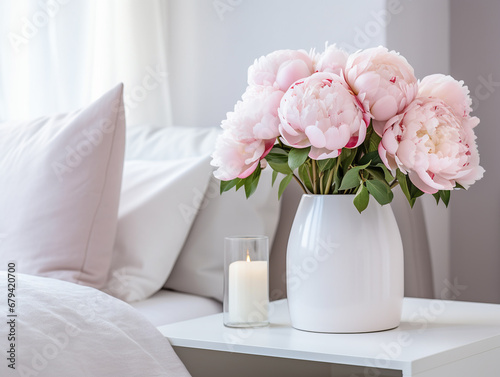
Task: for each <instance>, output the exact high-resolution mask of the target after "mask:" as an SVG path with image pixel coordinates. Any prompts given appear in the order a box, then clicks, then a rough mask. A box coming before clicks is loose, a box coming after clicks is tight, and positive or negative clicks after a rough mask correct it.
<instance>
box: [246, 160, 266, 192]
mask: <svg viewBox="0 0 500 377" xmlns="http://www.w3.org/2000/svg"><path fill="white" fill-rule="evenodd" d="M261 170H262V169H261V167H260V164H258V165H257V168H256V169H255V171H254V172H253V173H252V174H251V175H250V176H248V177H246V178H245V195H246V197H247V199H248V198H249V197H250V196H252V194H253V193H254V192H255V190H257V185H258V184H259V179H260V172H261Z"/></svg>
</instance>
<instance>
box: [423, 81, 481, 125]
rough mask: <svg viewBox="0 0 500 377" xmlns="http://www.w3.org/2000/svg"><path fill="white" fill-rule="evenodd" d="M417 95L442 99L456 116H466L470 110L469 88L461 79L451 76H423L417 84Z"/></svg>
mask: <svg viewBox="0 0 500 377" xmlns="http://www.w3.org/2000/svg"><path fill="white" fill-rule="evenodd" d="M418 96H419V97H434V98H439V99H441V100H443V101H444V102H445V103H446V104H447V105H448V106H450V107H451V108H452V109H453V111H454V112H455V114H456V115H457V116H461V117H468V116H469V114H470V112H471V110H472V109H471V105H472V100H471V98H470V96H469V88H467V86H465V85H464V82H463V81H457V80H455V79H454V78H453V77H451V76H446V75H442V74H435V75H429V76H425V77H424V78H423V79H422V81H420V82H419V84H418Z"/></svg>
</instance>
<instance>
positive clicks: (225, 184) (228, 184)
mask: <svg viewBox="0 0 500 377" xmlns="http://www.w3.org/2000/svg"><path fill="white" fill-rule="evenodd" d="M238 181H241V179H240V178H235V179H231V180H230V181H220V193H221V195H222V193H224V192H226V191H229V190H231V189H232V188H233V187H234V186H236V184H237V183H238Z"/></svg>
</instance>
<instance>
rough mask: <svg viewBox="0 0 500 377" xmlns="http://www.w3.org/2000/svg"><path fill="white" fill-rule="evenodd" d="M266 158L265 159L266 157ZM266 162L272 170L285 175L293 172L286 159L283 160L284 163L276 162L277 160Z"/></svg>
mask: <svg viewBox="0 0 500 377" xmlns="http://www.w3.org/2000/svg"><path fill="white" fill-rule="evenodd" d="M266 160H267V157H266ZM267 162H268V164H269V166H270V167H271V168H272V169H273V170H274V171H277V172H278V173H281V174H285V175H288V174H292V173H293V171H292V169H290V166H288V161H287V162H284V163H278V162H274V161H269V160H268V161H267Z"/></svg>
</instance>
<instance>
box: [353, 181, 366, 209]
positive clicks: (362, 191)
mask: <svg viewBox="0 0 500 377" xmlns="http://www.w3.org/2000/svg"><path fill="white" fill-rule="evenodd" d="M369 201H370V195H369V194H368V190H367V188H366V186H365V185H361V186H359V189H358V191H357V192H356V196H355V197H354V200H353V203H354V206H355V207H356V209H357V210H358V212H359V213H361V212H363V211H364V210H365V209H366V207H368V202H369Z"/></svg>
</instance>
